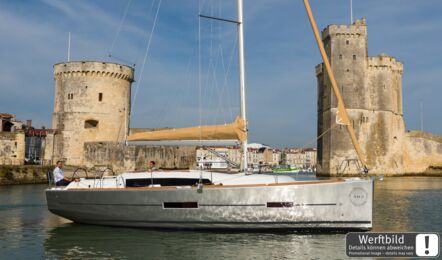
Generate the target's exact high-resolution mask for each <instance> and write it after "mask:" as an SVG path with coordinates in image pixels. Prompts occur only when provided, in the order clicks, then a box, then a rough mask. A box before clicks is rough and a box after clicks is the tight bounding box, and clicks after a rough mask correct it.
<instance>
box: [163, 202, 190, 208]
mask: <svg viewBox="0 0 442 260" xmlns="http://www.w3.org/2000/svg"><path fill="white" fill-rule="evenodd" d="M163 207H164V208H165V209H197V208H198V202H163Z"/></svg>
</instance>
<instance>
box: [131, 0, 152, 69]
mask: <svg viewBox="0 0 442 260" xmlns="http://www.w3.org/2000/svg"><path fill="white" fill-rule="evenodd" d="M155 2H156V0H152V3H151V4H150V8H149V12H148V13H147V17H152V13H153V8H154V6H155ZM149 35H150V34H148V32H146V39H149ZM140 54H141V50H138V52H137V55H136V56H135V57H136V58H135V61H134V62H133V64H137V63H138V59H139V57H140V56H141V55H140Z"/></svg>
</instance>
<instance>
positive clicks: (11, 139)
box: [0, 130, 25, 165]
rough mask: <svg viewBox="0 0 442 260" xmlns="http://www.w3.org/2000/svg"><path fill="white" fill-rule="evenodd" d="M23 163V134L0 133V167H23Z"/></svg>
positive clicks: (20, 132)
mask: <svg viewBox="0 0 442 260" xmlns="http://www.w3.org/2000/svg"><path fill="white" fill-rule="evenodd" d="M24 162H25V133H24V132H23V131H22V130H19V131H15V132H0V165H23V164H24Z"/></svg>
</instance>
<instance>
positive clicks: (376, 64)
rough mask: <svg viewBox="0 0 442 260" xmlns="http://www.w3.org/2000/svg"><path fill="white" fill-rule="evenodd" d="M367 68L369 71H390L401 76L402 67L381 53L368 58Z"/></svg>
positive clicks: (399, 63) (396, 61) (400, 63)
mask: <svg viewBox="0 0 442 260" xmlns="http://www.w3.org/2000/svg"><path fill="white" fill-rule="evenodd" d="M368 68H369V69H371V70H390V71H393V72H398V73H400V74H402V72H403V70H404V65H403V64H402V62H400V61H398V60H396V58H394V57H392V56H389V55H387V54H384V53H382V54H379V55H378V56H374V57H369V58H368Z"/></svg>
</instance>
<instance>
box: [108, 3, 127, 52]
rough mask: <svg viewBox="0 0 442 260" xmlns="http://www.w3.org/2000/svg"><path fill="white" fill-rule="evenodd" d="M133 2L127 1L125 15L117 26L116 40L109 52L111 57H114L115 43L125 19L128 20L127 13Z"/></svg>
mask: <svg viewBox="0 0 442 260" xmlns="http://www.w3.org/2000/svg"><path fill="white" fill-rule="evenodd" d="M131 2H132V0H129V1H127V4H126V8H125V10H124V13H123V17H122V18H121V21H120V24H119V25H118V27H117V31H116V33H115V36H114V40H113V41H112V44H111V47H110V49H109V53H108V56H109V57H112V52H113V50H114V47H115V43H116V42H117V39H118V36H119V35H120V32H121V28H122V27H123V24H124V21H125V20H126V17H127V13H128V11H129V7H130V4H131Z"/></svg>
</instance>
